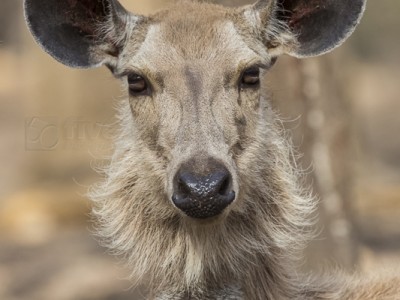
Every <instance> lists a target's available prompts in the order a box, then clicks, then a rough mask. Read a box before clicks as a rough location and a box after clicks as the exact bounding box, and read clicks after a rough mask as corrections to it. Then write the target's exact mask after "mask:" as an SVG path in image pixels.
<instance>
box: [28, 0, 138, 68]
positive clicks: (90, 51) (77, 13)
mask: <svg viewBox="0 0 400 300" xmlns="http://www.w3.org/2000/svg"><path fill="white" fill-rule="evenodd" d="M24 11H25V18H26V22H27V24H28V27H29V29H30V31H31V33H32V35H33V36H34V38H35V40H36V41H37V43H38V44H39V45H41V46H42V48H43V49H44V50H45V51H46V52H47V53H49V54H50V55H51V56H53V57H54V58H55V59H56V60H58V61H60V62H61V63H63V64H65V65H67V66H70V67H74V68H93V67H97V66H100V65H103V64H110V65H112V63H113V60H115V58H116V56H118V53H119V51H120V48H121V44H122V42H123V40H124V34H125V28H126V26H127V23H128V21H129V22H132V21H134V20H132V18H135V16H133V15H131V14H129V13H128V12H127V11H126V10H125V9H124V8H123V7H122V5H121V4H120V3H119V2H118V1H116V0H25V1H24ZM136 18H137V17H136Z"/></svg>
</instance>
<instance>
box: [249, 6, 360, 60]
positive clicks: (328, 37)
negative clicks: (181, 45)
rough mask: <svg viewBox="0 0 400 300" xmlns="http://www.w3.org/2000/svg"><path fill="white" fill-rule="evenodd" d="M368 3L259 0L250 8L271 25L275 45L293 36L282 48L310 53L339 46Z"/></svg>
mask: <svg viewBox="0 0 400 300" xmlns="http://www.w3.org/2000/svg"><path fill="white" fill-rule="evenodd" d="M365 4H366V0H259V1H258V2H257V3H256V4H255V5H254V6H252V8H251V9H252V10H253V11H254V13H257V14H258V15H259V16H260V18H261V19H264V20H263V22H262V23H263V24H264V25H265V26H267V27H268V26H270V27H271V28H272V29H271V30H270V32H272V34H271V38H272V39H274V38H275V39H276V41H271V43H272V45H273V44H275V45H277V46H278V47H279V43H280V42H284V41H287V40H288V36H292V38H293V40H294V43H291V47H287V48H286V49H285V47H282V51H283V52H286V53H287V54H289V55H292V56H295V57H309V56H317V55H321V54H324V53H326V52H329V51H331V50H333V49H334V48H336V47H338V46H340V45H341V44H342V43H343V42H344V41H345V40H346V39H347V38H348V37H349V36H350V35H351V34H352V33H353V31H354V29H355V28H356V26H357V25H358V23H359V22H360V19H361V17H362V15H363V12H364V8H365ZM267 32H268V28H267ZM274 35H275V36H274ZM289 44H290V43H289Z"/></svg>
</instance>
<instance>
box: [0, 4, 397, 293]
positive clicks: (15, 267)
mask: <svg viewBox="0 0 400 300" xmlns="http://www.w3.org/2000/svg"><path fill="white" fill-rule="evenodd" d="M171 1H172V0H168V1H166V0H147V1H133V0H123V1H121V2H122V3H123V4H124V5H125V6H126V7H127V8H129V9H131V10H132V11H135V12H138V13H144V14H147V13H151V12H154V11H155V10H156V9H160V8H162V7H165V6H166V5H167V4H168V2H171ZM214 2H220V3H224V4H226V5H239V4H243V3H246V2H247V3H249V2H251V1H240V0H239V1H228V0H226V1H214ZM399 12H400V2H399V1H397V0H380V1H377V0H370V1H369V5H368V8H367V11H366V14H365V17H364V19H363V21H362V23H361V25H360V26H359V27H358V29H357V31H356V32H355V34H354V35H353V36H352V37H351V38H350V39H349V41H348V42H347V43H346V44H345V45H344V46H343V47H341V48H339V49H337V50H336V51H334V52H333V53H331V54H329V55H326V56H323V57H319V58H313V59H306V60H301V61H299V60H295V59H292V58H290V57H283V58H281V59H280V60H279V61H278V63H277V65H276V66H275V67H274V69H273V70H272V71H271V73H270V74H269V75H268V77H267V78H266V80H267V83H268V86H269V87H270V89H271V91H272V93H273V104H274V106H275V108H276V110H278V111H280V116H281V117H282V119H283V120H284V125H285V126H286V127H287V128H288V130H290V135H291V136H292V138H293V141H294V144H295V146H296V151H297V152H298V153H299V154H300V153H301V154H302V155H301V156H299V165H300V166H301V167H302V168H303V169H304V170H306V173H307V174H308V175H307V181H308V184H310V185H312V186H313V189H314V191H315V194H317V195H319V197H320V199H321V201H320V207H319V215H320V218H319V220H320V221H319V223H318V227H317V230H318V232H319V235H318V237H317V238H316V239H315V241H314V242H313V243H311V244H310V246H309V248H308V249H307V250H306V253H305V260H304V269H306V270H318V269H326V268H329V267H334V266H341V267H343V268H346V269H348V270H360V271H361V272H369V271H371V270H375V269H376V268H378V269H384V268H387V267H393V266H395V265H396V264H397V265H398V266H400V81H399V79H400V60H399V53H400V36H399V32H398V28H399V26H400V18H399ZM123 95H124V92H123V91H122V90H121V89H120V87H119V84H118V82H117V81H116V80H115V79H113V77H112V76H111V74H109V72H108V70H106V69H105V68H103V69H99V70H85V71H84V70H71V69H68V68H67V67H64V66H62V65H60V64H58V63H56V62H55V61H54V60H53V59H51V58H50V57H49V56H47V55H46V54H45V53H44V52H43V51H42V50H41V49H40V48H39V47H38V46H37V45H36V44H35V43H34V41H33V39H32V37H31V36H30V34H29V33H28V31H27V29H26V27H25V25H24V21H23V14H22V0H1V2H0V165H1V168H0V299H4V300H17V299H18V300H23V299H26V300H28V299H29V300H35V299H38V300H39V299H40V300H47V299H49V300H50V299H58V300H90V299H96V300H99V299H104V300H105V299H107V300H117V299H121V300H122V299H140V293H139V292H137V291H134V290H132V289H130V284H129V281H127V280H126V279H125V278H126V276H127V274H128V273H127V270H125V269H124V268H123V265H122V264H121V263H119V262H118V261H117V259H116V258H114V257H112V256H110V255H108V254H107V253H106V250H105V249H103V248H101V247H100V246H98V244H97V242H96V241H95V239H94V237H93V236H92V235H91V232H90V231H91V222H90V217H89V212H90V202H89V201H88V200H87V199H86V198H85V192H86V190H87V187H88V186H89V185H90V184H91V183H92V182H94V181H96V178H97V175H96V173H95V172H94V171H93V165H94V164H95V165H97V164H99V163H102V162H106V161H107V157H108V155H109V154H110V153H111V151H112V148H111V147H112V145H111V144H110V136H111V135H112V128H113V124H114V122H115V120H114V118H113V116H114V107H115V105H116V104H117V103H118V102H119V101H123V100H122V99H123ZM93 162H96V163H93Z"/></svg>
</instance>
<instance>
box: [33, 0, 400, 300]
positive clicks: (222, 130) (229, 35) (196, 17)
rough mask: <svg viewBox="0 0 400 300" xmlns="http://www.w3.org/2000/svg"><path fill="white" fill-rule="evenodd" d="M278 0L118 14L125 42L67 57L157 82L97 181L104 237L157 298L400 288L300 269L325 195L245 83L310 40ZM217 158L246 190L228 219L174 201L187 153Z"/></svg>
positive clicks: (108, 35)
mask: <svg viewBox="0 0 400 300" xmlns="http://www.w3.org/2000/svg"><path fill="white" fill-rule="evenodd" d="M31 2H32V1H31ZM89 2H90V3H92V2H91V1H89ZM95 3H98V2H95ZM275 3H276V1H260V2H259V3H258V4H257V5H256V6H255V7H253V8H252V7H245V8H236V9H230V8H224V7H222V6H217V5H212V4H208V3H197V2H190V1H184V2H180V3H178V4H176V5H174V6H172V7H171V8H169V9H168V10H166V11H162V12H160V13H157V14H154V15H152V16H150V17H149V18H144V17H134V16H131V18H129V17H128V18H126V19H123V21H124V22H125V23H124V22H119V23H118V28H113V22H112V21H113V20H114V19H110V22H106V23H105V24H102V25H101V26H102V27H101V28H99V29H98V30H97V34H98V35H99V36H103V39H102V41H101V42H102V43H98V44H99V45H104V43H105V42H109V43H110V41H111V43H112V44H113V45H112V46H113V47H110V45H108V48H111V49H113V51H110V50H107V51H106V50H105V49H103V48H101V47H103V46H101V47H100V46H97V48H96V49H94V48H93V49H92V48H89V50H88V51H89V52H88V55H89V59H86V57H85V56H83V58H85V60H83V59H82V53H81V60H80V61H79V62H78V63H75V62H74V57H73V55H71V56H68V57H67V58H66V60H67V59H68V60H67V61H68V63H69V64H70V65H75V66H76V65H83V66H85V63H87V62H94V63H96V64H98V63H99V61H102V63H104V64H107V65H108V66H109V67H110V69H111V70H112V71H113V72H114V73H115V75H116V76H117V77H121V78H123V79H124V80H125V78H126V75H127V74H129V73H132V72H135V73H139V74H141V75H142V76H144V77H146V78H147V79H148V81H149V82H150V84H151V87H152V91H153V92H152V95H151V96H135V97H130V98H129V101H126V102H122V103H121V106H120V110H119V118H120V128H121V130H120V133H119V135H118V137H117V138H116V151H115V154H114V155H113V158H112V161H111V163H110V165H109V166H108V167H107V168H106V169H105V170H104V171H105V178H104V180H103V182H102V183H100V184H98V185H96V186H94V187H93V189H92V191H91V197H92V199H93V201H94V203H95V207H94V210H93V214H94V216H95V218H96V220H97V222H98V234H99V236H100V237H101V238H102V240H103V241H104V244H105V245H106V246H108V247H109V248H110V249H112V251H114V252H115V253H116V254H120V255H123V256H124V257H125V258H126V261H127V263H128V265H129V267H130V268H131V270H132V279H133V280H134V283H135V284H140V283H146V284H148V286H149V288H150V290H151V295H149V298H150V299H160V300H167V299H171V300H173V299H177V300H178V299H179V300H180V299H182V300H183V299H198V300H200V299H201V300H204V299H236V300H239V299H246V300H266V299H270V300H271V299H338V300H339V299H360V300H361V299H396V297H397V299H400V297H399V295H400V287H399V286H400V283H399V279H398V277H397V279H392V280H391V281H390V280H387V281H386V280H385V281H383V280H380V279H378V280H374V281H373V283H371V282H369V281H367V280H363V281H358V280H357V279H354V278H353V277H348V276H344V275H340V274H335V275H332V276H330V277H328V279H321V278H320V277H318V279H315V280H313V279H310V278H308V277H307V276H302V275H299V274H298V273H297V272H296V270H297V268H296V261H297V258H299V253H300V251H301V250H302V248H303V246H304V245H305V243H306V242H307V241H308V240H309V237H310V235H309V229H310V226H311V225H312V223H313V221H312V219H311V218H310V213H311V212H312V211H313V209H314V206H315V201H314V199H313V198H312V197H310V195H309V193H308V192H306V191H304V190H303V189H302V188H300V186H301V183H300V182H298V181H299V178H300V177H301V176H300V175H301V174H299V172H298V171H297V170H296V168H295V167H294V160H293V155H292V150H291V146H290V143H289V142H288V141H287V138H286V137H285V136H284V131H283V129H282V126H281V124H280V120H279V118H278V117H277V116H276V114H275V113H274V112H273V110H272V109H271V107H270V104H269V101H268V94H267V92H266V91H265V90H266V89H265V87H264V86H263V84H262V89H258V88H247V89H239V88H238V82H240V78H241V74H242V72H243V71H244V70H245V69H246V68H248V67H250V66H254V65H256V66H259V67H261V68H262V69H263V72H266V71H267V69H268V67H269V66H270V65H271V64H272V62H273V61H274V58H275V57H276V56H277V55H280V54H282V53H295V49H297V47H298V41H297V37H296V35H295V34H293V33H291V31H290V30H289V28H288V25H287V24H285V23H284V22H283V21H278V19H277V13H276V10H277V5H276V4H275ZM293 3H296V1H294V2H293ZM53 6H54V5H53ZM27 7H28V8H29V6H27ZM110 7H111V6H110ZM86 8H87V9H88V7H86ZM89 8H90V7H89ZM254 8H256V10H255V9H254ZM100 11H101V10H100ZM89 12H91V11H89ZM119 14H122V12H121V11H119ZM118 16H119V15H117V14H116V15H114V16H113V17H114V18H117V17H118ZM297 17H299V18H300V17H301V16H297ZM100 20H101V21H103V18H101V19H100ZM67 21H68V20H67ZM74 21H75V20H74ZM295 21H296V24H297V22H298V21H299V20H298V19H296V20H295ZM85 24H87V22H86V23H85ZM121 24H125V25H126V28H125V30H124V32H123V33H122V34H121V26H122V25H121ZM74 25H75V24H74ZM354 26H355V25H354ZM354 26H353V27H354ZM349 32H350V29H349V30H348V31H347V32H346V35H347V36H348V35H349ZM40 34H41V32H40ZM337 37H338V35H336V36H335V38H337ZM339 38H340V37H339ZM39 39H40V36H39ZM99 40H100V39H99ZM337 42H338V41H335V43H337ZM42 44H43V45H44V47H45V43H44V42H43V41H42ZM328 46H329V47H330V48H329V49H331V48H332V47H333V46H335V45H328ZM328 46H327V45H324V48H321V49H320V50H319V51H320V53H322V51H327V50H329V49H328V48H327V47H328ZM315 49H317V48H315ZM315 49H314V51H317V50H318V49H317V50H315ZM53 50H54V51H53ZM56 50H57V48H55V47H54V46H53V48H51V51H53V52H54V53H55V54H54V55H57V52H56ZM302 51H303V52H302V53H299V54H298V55H299V56H302V55H303V56H304V53H305V52H304V51H306V48H304V49H302ZM53 52H50V53H53ZM105 52H106V53H107V56H106V58H104V57H103V56H104V53H105ZM84 54H85V53H84ZM63 57H64V56H62V55H60V56H58V59H63ZM209 157H212V158H214V159H216V160H218V161H220V162H222V163H223V164H224V165H225V166H226V167H227V168H228V170H229V171H230V173H231V174H232V179H233V188H234V190H235V191H236V196H237V197H236V199H235V201H234V203H233V204H232V205H230V206H229V207H228V208H227V209H226V210H225V211H224V212H223V214H222V215H221V216H218V217H215V218H213V219H212V220H203V221H199V220H194V219H191V218H189V217H187V216H185V215H183V213H182V212H181V211H179V210H178V209H177V208H176V207H174V205H173V204H172V202H171V196H172V193H173V192H172V190H173V184H172V182H173V177H174V175H175V174H176V172H177V170H178V169H179V167H180V166H181V165H182V164H183V163H185V162H187V161H190V160H193V159H194V158H196V162H197V163H198V164H199V165H200V166H201V163H202V162H204V161H205V160H207V159H208V158H209Z"/></svg>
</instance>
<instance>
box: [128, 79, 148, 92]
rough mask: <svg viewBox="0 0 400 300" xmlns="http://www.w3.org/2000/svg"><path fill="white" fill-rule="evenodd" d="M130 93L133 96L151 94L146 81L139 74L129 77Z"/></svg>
mask: <svg viewBox="0 0 400 300" xmlns="http://www.w3.org/2000/svg"><path fill="white" fill-rule="evenodd" d="M128 85H129V92H130V94H131V95H133V96H141V95H148V94H149V85H148V84H147V81H146V79H144V78H143V77H142V76H140V75H138V74H131V75H128Z"/></svg>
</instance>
